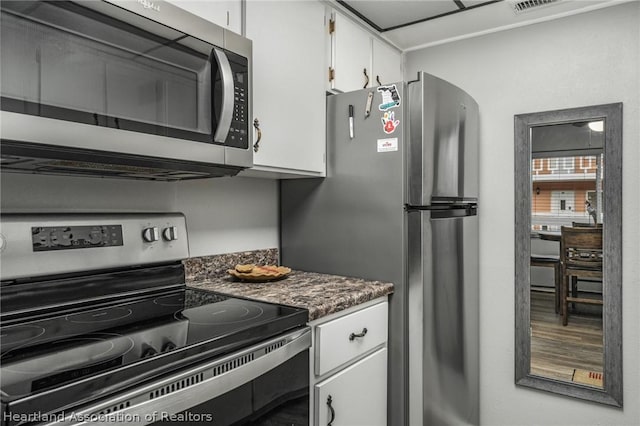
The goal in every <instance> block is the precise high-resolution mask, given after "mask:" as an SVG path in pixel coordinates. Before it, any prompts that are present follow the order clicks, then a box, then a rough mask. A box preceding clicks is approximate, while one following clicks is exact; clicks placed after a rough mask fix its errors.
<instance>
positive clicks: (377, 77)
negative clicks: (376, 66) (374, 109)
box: [376, 75, 382, 86]
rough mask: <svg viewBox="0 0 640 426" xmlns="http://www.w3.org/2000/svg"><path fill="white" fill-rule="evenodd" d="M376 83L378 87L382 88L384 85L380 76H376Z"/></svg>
mask: <svg viewBox="0 0 640 426" xmlns="http://www.w3.org/2000/svg"><path fill="white" fill-rule="evenodd" d="M376 83H378V86H382V83H380V76H379V75H376Z"/></svg>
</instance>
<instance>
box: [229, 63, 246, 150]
mask: <svg viewBox="0 0 640 426" xmlns="http://www.w3.org/2000/svg"><path fill="white" fill-rule="evenodd" d="M227 57H228V58H229V64H230V65H231V71H232V72H233V87H234V94H233V120H232V121H231V127H230V129H229V135H228V136H227V145H228V146H233V147H236V148H248V147H249V119H248V115H249V102H248V99H249V88H248V84H247V83H248V80H249V67H248V61H247V58H244V57H242V56H240V55H236V54H233V53H230V52H227Z"/></svg>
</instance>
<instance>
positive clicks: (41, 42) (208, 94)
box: [0, 0, 253, 180]
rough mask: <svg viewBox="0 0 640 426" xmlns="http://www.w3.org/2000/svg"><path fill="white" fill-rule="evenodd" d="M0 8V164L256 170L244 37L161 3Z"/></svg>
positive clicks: (102, 171) (113, 173)
mask: <svg viewBox="0 0 640 426" xmlns="http://www.w3.org/2000/svg"><path fill="white" fill-rule="evenodd" d="M0 7H1V10H2V21H1V23H0V30H1V32H2V33H1V38H0V43H1V50H0V55H1V57H0V91H1V95H2V98H1V103H0V109H1V117H0V120H1V121H0V135H1V146H0V152H1V156H2V163H1V166H0V167H1V169H2V171H4V172H22V173H25V172H26V173H44V174H62V175H87V176H103V177H105V176H106V177H117V178H135V179H152V180H180V179H194V178H206V177H215V176H226V175H235V174H237V173H238V172H239V171H241V170H242V169H244V168H247V167H251V166H252V165H253V151H252V143H251V140H252V132H251V131H250V128H251V127H250V125H249V121H250V117H251V114H252V112H251V81H252V70H251V69H252V65H251V55H252V43H251V41H250V40H248V39H246V38H244V37H242V36H240V35H238V34H235V33H233V32H231V31H228V30H226V29H224V28H221V27H219V26H217V25H215V24H213V23H211V22H209V21H207V20H205V19H202V18H200V17H198V16H195V15H192V14H190V13H188V12H186V11H184V10H183V9H180V8H179V7H176V6H174V5H172V4H170V3H166V2H163V1H159V0H153V1H151V0H137V1H136V0H129V1H119V0H109V1H4V0H3V1H2V2H0Z"/></svg>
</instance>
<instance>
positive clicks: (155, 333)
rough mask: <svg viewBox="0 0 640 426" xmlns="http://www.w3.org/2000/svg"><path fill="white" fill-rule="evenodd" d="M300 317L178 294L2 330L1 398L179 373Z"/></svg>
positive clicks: (284, 309)
mask: <svg viewBox="0 0 640 426" xmlns="http://www.w3.org/2000/svg"><path fill="white" fill-rule="evenodd" d="M307 315H308V314H307V311H306V310H304V309H299V308H294V307H289V306H282V305H275V304H270V303H263V302H257V301H253V300H246V299H239V298H230V297H226V296H223V295H220V294H217V293H213V292H208V291H204V290H196V289H187V288H181V289H179V290H173V291H171V292H169V293H166V294H163V295H161V296H158V295H157V294H156V295H152V296H149V297H146V298H139V299H136V300H129V301H126V302H121V303H118V304H114V305H111V306H102V307H100V308H98V309H96V308H95V307H94V306H92V307H91V309H86V310H84V311H82V312H73V313H67V314H65V315H58V316H55V315H52V316H49V317H46V318H37V319H34V320H32V321H22V322H21V323H20V324H16V325H8V326H3V327H2V332H1V333H2V334H1V336H2V341H1V354H0V361H1V370H2V391H3V392H4V393H5V394H7V395H8V396H9V399H10V400H11V399H18V398H22V397H24V396H32V395H36V398H33V400H34V401H38V398H37V395H38V393H39V392H41V391H44V390H47V389H51V388H53V387H56V388H59V389H64V392H70V393H71V394H72V393H73V392H76V395H77V392H78V391H79V389H82V393H88V392H90V391H92V390H94V391H97V390H99V389H103V388H105V384H113V383H122V384H123V385H126V384H127V383H135V382H136V381H138V382H139V381H140V380H144V379H147V378H151V377H154V375H156V374H158V371H159V370H162V369H166V366H167V365H173V366H174V368H179V367H181V366H184V365H188V364H191V363H194V362H196V361H198V360H199V359H205V358H210V357H212V356H218V355H223V354H225V353H230V352H232V351H234V350H237V349H238V348H241V347H244V346H246V345H248V344H251V343H254V342H259V341H261V340H264V339H267V338H270V337H272V336H275V335H278V334H281V333H283V332H285V331H286V330H289V329H292V328H295V327H299V326H301V325H304V324H305V323H306V322H307V319H308V316H307ZM62 393H63V391H62V390H60V391H58V392H57V393H56V398H59V397H60V398H61V397H62ZM30 399H31V398H30ZM34 403H35V402H34ZM37 403H38V404H45V405H47V404H49V403H53V402H52V401H49V400H47V399H46V398H42V399H41V400H40V401H38V402H37Z"/></svg>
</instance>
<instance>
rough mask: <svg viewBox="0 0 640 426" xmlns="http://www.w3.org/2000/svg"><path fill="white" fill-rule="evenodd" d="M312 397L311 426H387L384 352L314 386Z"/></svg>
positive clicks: (375, 354)
mask: <svg viewBox="0 0 640 426" xmlns="http://www.w3.org/2000/svg"><path fill="white" fill-rule="evenodd" d="M314 398H315V401H314V407H315V413H314V420H315V423H314V425H317V426H325V425H328V424H331V425H332V426H360V425H361V426H384V425H386V424H387V349H386V348H383V349H380V350H378V351H376V352H374V353H372V354H371V355H369V356H368V357H366V358H364V359H362V360H361V361H358V362H356V363H355V364H353V365H352V366H350V367H348V368H345V369H344V370H342V371H340V372H338V373H336V374H334V375H333V376H331V377H329V378H328V379H326V380H324V381H322V382H320V383H318V384H316V385H315V386H314Z"/></svg>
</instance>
